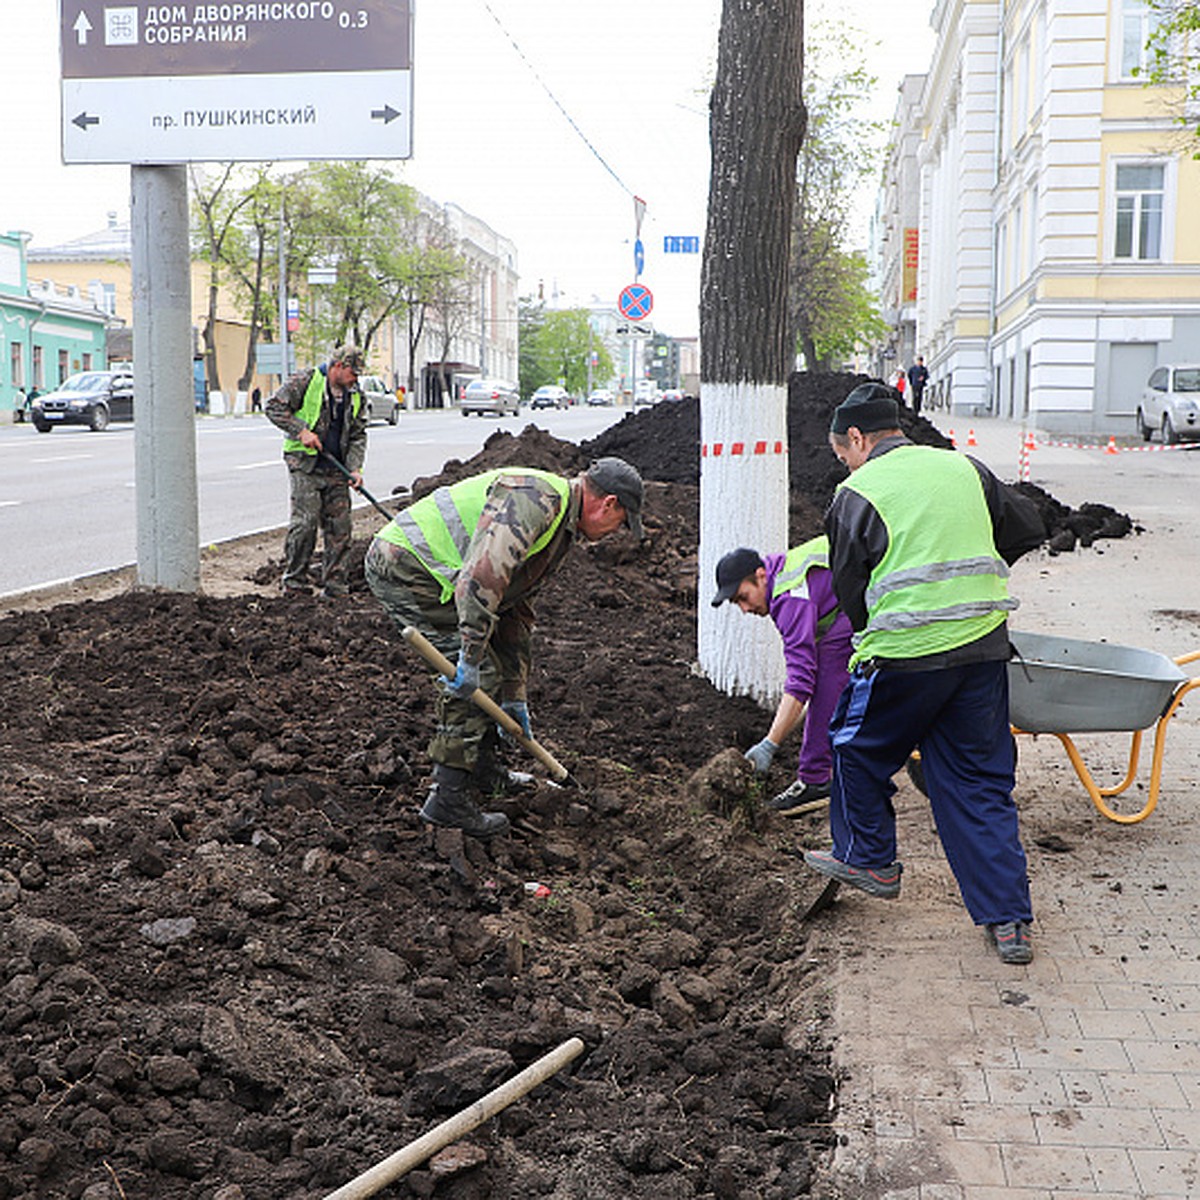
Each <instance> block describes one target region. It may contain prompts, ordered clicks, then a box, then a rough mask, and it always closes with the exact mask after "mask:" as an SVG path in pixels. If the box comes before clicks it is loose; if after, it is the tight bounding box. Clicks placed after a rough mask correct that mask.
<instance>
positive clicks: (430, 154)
mask: <svg viewBox="0 0 1200 1200" xmlns="http://www.w3.org/2000/svg"><path fill="white" fill-rule="evenodd" d="M65 2H66V3H68V4H69V3H70V0H65ZM3 5H4V10H5V11H4V32H5V38H4V43H5V51H6V53H5V78H4V86H3V89H0V108H2V109H3V121H0V129H3V133H0V146H3V148H4V151H5V153H4V155H3V160H4V163H5V171H4V181H3V183H2V184H0V229H26V230H28V231H29V232H31V233H32V234H33V240H34V244H35V245H48V244H54V243H56V242H60V241H66V240H68V239H70V238H75V237H81V236H83V235H85V234H87V233H91V232H94V231H95V230H97V229H100V228H102V227H103V226H104V224H105V222H106V219H107V213H108V212H109V211H110V210H111V211H116V212H117V214H118V219H119V220H121V221H122V222H124V221H126V220H127V219H128V211H129V168H128V167H115V166H114V167H94V166H78V165H75V166H69V167H67V166H63V165H62V162H61V133H60V129H61V126H60V91H59V57H58V54H59V51H58V0H3ZM190 7H192V4H191V0H189V8H190ZM720 8H721V5H720V0H601V2H599V3H587V4H585V3H582V0H415V22H414V24H415V46H414V79H415V97H414V104H413V109H414V123H413V156H412V158H411V159H410V160H409V161H408V162H406V163H404V164H403V165H402V167H401V168H400V175H401V177H402V178H403V179H405V180H406V181H407V182H409V183H411V184H413V185H414V186H415V187H418V188H420V189H421V190H422V191H424V192H425V193H427V194H428V195H430V196H432V197H433V198H434V199H436V200H439V201H443V202H454V203H457V204H459V205H461V206H462V207H463V208H464V209H466V210H467V211H469V212H471V213H474V214H475V215H477V216H479V217H481V218H483V219H484V220H485V221H486V222H487V223H488V224H489V225H491V226H492V228H493V229H495V230H496V231H497V232H498V233H501V234H503V235H504V236H506V237H508V238H510V239H511V240H512V241H513V242H515V243H516V246H517V253H518V266H519V270H520V273H521V290H522V292H523V293H525V294H531V293H534V292H535V291H536V290H537V289H538V286H539V283H540V284H541V285H542V287H543V289H544V293H545V295H546V297H547V299H548V300H549V299H552V298H554V297H557V299H558V302H560V303H567V302H578V303H590V302H591V301H592V299H593V297H595V298H597V299H598V300H600V301H602V302H606V303H612V304H615V302H616V297H617V294H618V292H619V291H620V289H621V287H623V286H624V285H625V284H626V283H629V282H631V281H632V280H633V277H634V264H633V240H634V233H635V225H634V203H633V199H632V195H634V194H636V195H638V196H640V197H641V198H642V199H644V200H645V201H646V204H647V209H646V214H645V219H644V221H643V225H642V230H641V235H642V242H643V244H644V245H645V249H646V260H645V268H644V271H643V274H642V278H641V282H642V283H644V284H646V285H647V286H648V287H650V288H651V289H652V291H653V292H654V297H655V312H654V314H653V318H654V322H655V324H656V325H657V327H658V328H660V329H662V330H663V331H664V332H666V333H669V334H673V335H676V336H688V335H694V334H695V333H696V332H697V328H698V318H697V313H696V304H697V296H698V290H699V289H698V285H699V269H700V262H699V255H696V254H693V255H680V254H664V253H663V237H664V236H666V235H678V236H687V235H693V236H702V235H703V233H704V224H705V215H704V212H705V203H706V199H707V190H708V125H707V119H706V103H707V90H708V85H709V83H710V81H711V78H712V74H713V70H714V65H715V59H716V42H717V29H718V25H719V20H720ZM931 8H932V0H838V2H837V3H836V4H835V3H834V0H822V2H821V3H820V4H817V3H815V2H814V0H809V3H808V4H807V5H806V19H808V20H809V22H810V23H811V22H812V21H813V20H815V19H816V18H817V16H819V14H820V13H821V12H822V10H825V11H829V10H831V9H832V10H833V11H835V12H836V13H837V14H838V15H839V17H840V18H841V19H842V20H844V21H847V22H849V23H851V24H852V25H854V26H857V28H858V29H859V30H865V31H869V32H865V33H862V34H861V36H860V37H859V38H858V40H859V42H860V44H862V45H863V47H864V53H865V57H866V62H867V66H868V69H869V70H870V71H871V72H872V73H873V74H874V75H876V76H877V77H878V80H879V84H878V92H877V100H876V103H875V106H874V111H872V112H871V113H870V114H868V115H870V116H872V117H875V118H888V117H890V116H891V115H892V112H893V110H894V107H895V100H896V87H897V85H898V84H899V82H900V79H901V77H902V76H903V75H904V74H905V73H906V72H908V73H914V72H921V71H923V70H924V69H925V68H926V66H927V65H928V61H929V55H930V53H931V51H932V47H933V35H932V32H931V31H930V30H929V28H928V18H929V13H930V11H931ZM501 26H503V28H502V27H501ZM548 93H552V94H553V97H554V98H553V99H552V98H551V95H550V94H548ZM556 101H557V103H556ZM559 106H561V108H560V107H559ZM563 110H565V114H566V115H564V111H563ZM568 117H569V120H568ZM571 122H574V125H575V126H577V127H578V132H577V130H576V129H575V128H572V124H571ZM585 138H586V141H585V140H584V139H585ZM860 208H861V209H862V211H863V212H866V211H867V206H866V205H865V204H864V205H862V206H860Z"/></svg>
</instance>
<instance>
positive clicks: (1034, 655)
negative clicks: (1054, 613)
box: [1008, 629, 1200, 824]
mask: <svg viewBox="0 0 1200 1200" xmlns="http://www.w3.org/2000/svg"><path fill="white" fill-rule="evenodd" d="M1009 639H1010V640H1011V642H1012V644H1013V646H1014V647H1015V648H1016V651H1017V655H1018V657H1015V658H1013V659H1012V660H1011V661H1010V662H1009V665H1008V690H1009V720H1010V721H1011V723H1012V726H1013V732H1014V733H1029V734H1038V733H1048V734H1052V735H1053V736H1054V737H1056V738H1058V740H1059V741H1060V742H1061V743H1062V744H1063V746H1064V748H1065V749H1066V751H1067V755H1068V757H1069V758H1070V759H1071V763H1072V765H1073V766H1074V767H1075V773H1076V774H1077V775H1078V776H1079V779H1080V781H1081V782H1082V783H1083V785H1084V787H1085V788H1087V791H1088V794H1089V795H1090V796H1091V798H1092V803H1093V804H1095V806H1096V808H1097V809H1098V810H1099V811H1100V812H1101V813H1103V815H1104V816H1106V817H1107V818H1108V819H1109V820H1110V821H1117V822H1119V823H1121V824H1133V823H1135V822H1137V821H1144V820H1145V819H1146V817H1148V816H1149V815H1150V814H1151V813H1152V812H1153V811H1154V808H1155V805H1156V804H1157V803H1158V791H1159V784H1160V782H1161V777H1162V760H1163V753H1164V750H1165V746H1166V731H1167V723H1168V721H1170V719H1171V717H1172V716H1173V715H1174V714H1175V710H1176V709H1177V708H1178V707H1179V704H1180V702H1181V701H1182V700H1183V697H1184V695H1185V694H1186V693H1187V692H1189V691H1190V690H1191V689H1192V688H1193V687H1196V686H1197V685H1200V678H1198V679H1193V678H1190V677H1189V676H1188V675H1187V674H1186V673H1185V672H1184V671H1182V670H1181V669H1180V668H1181V667H1182V666H1183V665H1184V664H1185V663H1189V662H1194V661H1196V660H1198V659H1200V651H1195V652H1193V653H1191V654H1184V655H1181V656H1180V657H1179V658H1176V659H1170V658H1167V657H1166V656H1165V655H1162V654H1157V653H1155V652H1154V651H1153V650H1139V649H1136V648H1135V647H1132V646H1116V645H1112V644H1110V643H1108V642H1087V641H1081V640H1079V639H1077V638H1063V637H1053V636H1050V635H1047V634H1040V633H1024V632H1020V631H1018V630H1015V629H1014V630H1011V631H1010V632H1009ZM1151 726H1154V728H1155V736H1154V758H1153V764H1152V767H1151V773H1150V790H1149V795H1148V797H1147V800H1146V803H1145V805H1144V806H1143V807H1142V809H1141V810H1140V811H1138V812H1135V813H1119V812H1116V811H1115V810H1114V809H1112V808H1111V807H1110V806H1109V805H1108V804H1107V802H1106V800H1107V798H1109V797H1112V796H1119V795H1121V793H1122V792H1124V791H1126V789H1128V787H1129V786H1130V785H1131V784H1132V783H1133V781H1134V779H1135V777H1136V775H1137V767H1138V758H1139V756H1140V753H1141V743H1142V733H1143V731H1145V730H1146V729H1149V728H1150V727H1151ZM1073 733H1129V734H1131V735H1132V746H1131V748H1130V754H1129V767H1128V770H1127V772H1126V775H1125V778H1124V780H1123V781H1122V782H1121V783H1120V784H1118V785H1117V786H1116V787H1111V788H1101V787H1098V786H1097V785H1096V783H1095V781H1094V780H1093V779H1092V776H1091V773H1090V772H1089V771H1088V769H1087V767H1086V766H1085V765H1084V762H1083V759H1082V757H1081V756H1080V754H1079V750H1078V749H1077V747H1076V746H1075V743H1074V741H1073V740H1072V739H1071V736H1070V735H1071V734H1073Z"/></svg>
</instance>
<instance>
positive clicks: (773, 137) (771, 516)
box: [697, 0, 805, 702]
mask: <svg viewBox="0 0 1200 1200" xmlns="http://www.w3.org/2000/svg"><path fill="white" fill-rule="evenodd" d="M803 31H804V5H803V0H725V3H724V9H723V12H722V16H721V35H720V46H719V49H718V56H717V79H716V83H715V85H714V87H713V93H712V98H711V101H710V118H709V136H710V141H711V146H712V175H711V180H710V183H709V193H708V229H707V234H706V237H705V244H704V262H703V269H702V277H701V284H700V346H701V364H700V373H701V375H700V377H701V383H700V440H701V459H700V587H699V596H698V606H699V613H698V619H697V631H698V642H699V645H698V651H699V658H700V665H701V666H702V667H703V668H704V670H705V672H706V674H707V675H708V677H709V679H711V680H712V682H713V683H714V685H715V686H717V687H719V688H721V689H722V690H724V691H728V692H734V693H745V694H748V695H751V696H754V697H755V698H756V699H759V700H762V701H764V702H769V701H772V700H774V699H775V698H777V697H778V695H779V693H780V691H781V689H782V684H783V664H782V659H781V656H780V653H779V639H778V635H777V634H776V632H775V629H774V627H773V626H772V625H771V624H770V622H769V621H763V620H752V619H751V618H748V617H746V616H745V615H744V614H742V613H741V612H739V611H738V609H737V608H736V607H735V606H734V605H731V604H724V605H722V606H721V607H720V608H719V609H714V608H713V607H712V605H711V604H710V603H709V601H710V598H711V595H712V592H713V591H714V590H715V584H714V573H715V568H716V563H717V560H718V559H719V558H720V557H721V556H722V555H723V554H725V553H726V552H727V551H729V550H733V549H735V548H736V547H738V546H750V547H752V548H754V549H756V550H758V551H759V552H760V553H763V554H766V553H778V552H781V551H784V550H786V549H787V548H788V546H787V538H788V495H787V444H788V443H787V379H788V373H789V370H790V367H791V363H792V361H793V360H794V349H793V347H792V345H791V344H790V336H789V333H788V325H789V322H788V260H789V252H790V242H791V229H792V213H793V209H794V204H795V192H796V156H797V154H798V153H799V150H800V143H801V141H802V139H803V137H804V124H805V113H804V101H803V99H802V81H803V61H804V59H803Z"/></svg>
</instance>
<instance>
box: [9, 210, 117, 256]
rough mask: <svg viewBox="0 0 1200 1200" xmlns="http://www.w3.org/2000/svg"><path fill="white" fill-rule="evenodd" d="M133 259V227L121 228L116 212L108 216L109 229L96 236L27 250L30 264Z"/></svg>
mask: <svg viewBox="0 0 1200 1200" xmlns="http://www.w3.org/2000/svg"><path fill="white" fill-rule="evenodd" d="M132 257H133V242H132V238H131V236H130V231H129V225H128V224H125V225H121V224H118V223H117V214H116V213H115V212H110V213H109V214H108V225H107V226H106V227H105V228H104V229H101V230H99V231H97V232H96V233H89V234H85V235H84V236H83V237H81V238H75V239H74V240H73V241H70V242H62V243H60V244H59V245H57V246H30V247H28V249H27V250H26V258H27V260H28V261H29V262H104V261H111V260H112V259H121V260H129V259H130V258H132Z"/></svg>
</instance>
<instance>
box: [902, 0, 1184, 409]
mask: <svg viewBox="0 0 1200 1200" xmlns="http://www.w3.org/2000/svg"><path fill="white" fill-rule="evenodd" d="M1149 21H1150V10H1149V8H1148V6H1147V4H1146V3H1144V0H939V2H938V3H937V4H936V6H935V8H934V10H933V14H932V23H933V26H934V28H935V29H936V31H937V46H936V49H935V51H934V57H933V61H932V63H931V66H930V69H929V73H928V75H927V76H926V77H925V79H924V83H923V86H922V88H921V94H920V100H919V102H918V103H917V104H915V105H913V104H906V102H905V99H904V97H903V95H902V99H901V105H900V110H899V112H898V119H899V120H900V122H901V135H900V138H899V141H900V143H901V144H906V143H907V138H908V137H909V136H910V135H911V134H912V133H913V132H918V133H919V151H918V159H919V164H920V171H919V197H918V200H919V214H920V215H919V235H918V236H919V243H920V262H919V268H918V271H917V299H916V346H915V352H916V353H922V354H924V356H925V359H926V365H927V366H928V367H929V370H930V377H931V378H930V391H929V392H928V393H927V394H926V401H927V403H930V402H932V403H934V404H939V403H940V404H943V405H948V406H949V408H950V409H951V411H953V412H956V413H963V414H971V415H980V414H984V413H993V414H997V415H1002V416H1009V417H1016V418H1022V417H1025V416H1028V417H1029V419H1030V420H1031V422H1033V423H1035V424H1036V425H1038V426H1039V427H1041V428H1043V429H1047V430H1051V431H1063V432H1075V433H1081V432H1097V433H1132V432H1133V431H1134V423H1135V421H1134V418H1135V412H1136V406H1137V398H1138V395H1139V393H1140V391H1141V388H1142V387H1143V386H1144V384H1145V381H1146V378H1147V377H1148V375H1149V374H1150V371H1151V369H1152V368H1153V367H1154V365H1155V364H1156V363H1157V362H1167V361H1172V360H1175V359H1192V360H1195V359H1197V358H1200V162H1197V161H1195V160H1193V159H1192V158H1191V153H1192V151H1193V149H1194V146H1193V145H1189V144H1187V142H1186V139H1185V138H1184V137H1183V135H1182V130H1181V128H1180V126H1179V124H1178V123H1177V121H1176V119H1175V118H1176V114H1177V113H1178V111H1179V107H1178V106H1179V101H1180V99H1181V90H1180V89H1176V88H1172V87H1153V88H1150V87H1147V86H1146V85H1145V83H1144V81H1143V80H1142V79H1140V78H1139V77H1138V76H1137V74H1136V71H1137V69H1138V68H1139V67H1140V66H1142V65H1143V63H1144V57H1145V51H1144V45H1145V41H1146V38H1147V36H1148V33H1149ZM906 85H907V81H906ZM903 204H904V200H903V199H901V198H897V200H896V201H895V202H891V207H892V209H893V211H894V214H895V215H894V219H895V221H896V223H897V224H899V222H900V221H901V217H900V212H901V211H902V205H903ZM889 252H890V254H891V255H892V257H893V259H894V257H895V255H896V253H897V250H896V247H895V245H892V246H891V248H890V251H889ZM891 269H892V270H894V269H895V268H894V267H892V268H891ZM888 270H889V268H888V267H883V268H881V275H882V277H883V278H884V279H886V278H887V277H888ZM885 303H886V301H885Z"/></svg>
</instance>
